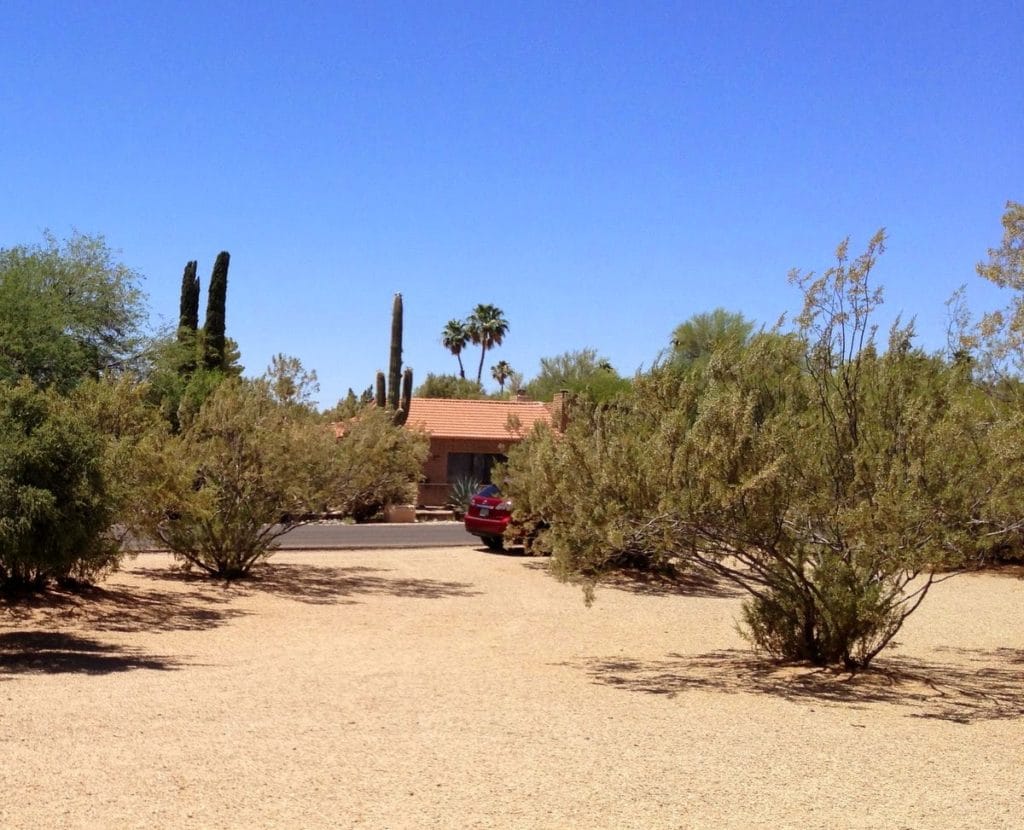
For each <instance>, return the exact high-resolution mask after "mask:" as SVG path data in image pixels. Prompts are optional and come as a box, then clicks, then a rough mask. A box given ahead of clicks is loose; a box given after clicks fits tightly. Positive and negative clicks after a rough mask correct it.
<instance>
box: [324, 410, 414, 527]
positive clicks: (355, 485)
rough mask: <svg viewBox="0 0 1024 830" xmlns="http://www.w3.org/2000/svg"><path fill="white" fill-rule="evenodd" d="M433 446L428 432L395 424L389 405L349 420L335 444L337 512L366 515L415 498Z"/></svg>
mask: <svg viewBox="0 0 1024 830" xmlns="http://www.w3.org/2000/svg"><path fill="white" fill-rule="evenodd" d="M428 446H429V440H428V438H427V436H426V435H425V434H424V433H422V432H418V431H416V430H412V429H407V428H404V427H398V426H395V425H394V424H393V423H392V419H391V415H390V414H389V413H388V412H387V411H385V410H382V409H374V408H367V409H365V410H364V411H363V412H361V413H360V414H359V415H358V417H356V418H354V419H353V420H351V421H349V422H347V423H346V424H345V431H344V435H343V436H342V438H341V440H340V441H339V442H338V445H337V447H336V450H335V452H336V462H337V473H336V478H337V482H338V483H337V486H336V488H335V490H334V491H333V492H332V495H331V501H330V506H331V510H332V512H336V513H341V514H342V515H344V516H350V517H352V518H354V519H356V520H357V521H365V520H366V519H369V518H371V517H373V516H374V515H376V514H377V513H379V512H380V511H382V510H383V509H384V507H385V506H386V505H389V504H408V503H410V502H414V501H415V500H416V484H417V482H418V481H419V479H420V475H421V474H422V471H423V462H424V461H425V460H426V457H427V450H428Z"/></svg>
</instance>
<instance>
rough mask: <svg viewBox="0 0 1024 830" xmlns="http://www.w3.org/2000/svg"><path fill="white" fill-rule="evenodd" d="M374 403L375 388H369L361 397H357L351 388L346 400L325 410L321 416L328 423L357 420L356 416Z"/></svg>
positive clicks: (342, 399)
mask: <svg viewBox="0 0 1024 830" xmlns="http://www.w3.org/2000/svg"><path fill="white" fill-rule="evenodd" d="M373 402H374V401H373V387H372V386H369V387H367V388H366V389H364V390H363V391H362V393H361V394H360V395H358V396H357V395H356V393H355V391H354V390H353V389H352V387H351V386H350V387H349V389H348V393H347V394H346V395H345V397H344V398H341V399H340V400H339V401H338V402H337V403H336V404H335V405H334V406H332V407H331V408H330V409H325V410H324V411H323V413H322V414H321V419H322V420H323V421H324V422H326V423H329V424H330V423H337V422H340V421H349V420H351V419H352V418H355V417H356V415H358V414H359V412H360V411H361V410H363V409H365V408H366V407H367V406H369V405H370V404H372V403H373Z"/></svg>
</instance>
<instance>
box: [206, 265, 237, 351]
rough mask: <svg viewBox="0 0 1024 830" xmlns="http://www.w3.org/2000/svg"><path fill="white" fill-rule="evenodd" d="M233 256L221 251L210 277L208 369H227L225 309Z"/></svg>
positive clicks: (207, 311) (207, 330)
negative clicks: (229, 269) (229, 270)
mask: <svg viewBox="0 0 1024 830" xmlns="http://www.w3.org/2000/svg"><path fill="white" fill-rule="evenodd" d="M230 262H231V254H229V253H228V252H227V251H221V252H220V253H219V254H217V261H216V262H215V263H214V265H213V273H212V274H211V275H210V287H209V289H208V292H207V297H206V325H205V326H204V328H203V331H204V333H205V335H206V337H205V339H206V368H208V369H224V368H226V367H227V357H226V345H227V344H226V340H225V334H224V332H225V327H226V321H225V308H226V306H227V297H228V265H229V264H230Z"/></svg>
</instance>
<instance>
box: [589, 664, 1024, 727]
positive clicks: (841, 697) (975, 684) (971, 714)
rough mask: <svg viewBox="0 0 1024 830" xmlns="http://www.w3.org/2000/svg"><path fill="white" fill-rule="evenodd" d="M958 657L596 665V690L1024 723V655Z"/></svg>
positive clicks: (592, 666)
mask: <svg viewBox="0 0 1024 830" xmlns="http://www.w3.org/2000/svg"><path fill="white" fill-rule="evenodd" d="M946 650H947V651H956V652H957V657H958V662H956V663H944V662H939V661H930V660H919V659H916V658H911V657H886V658H877V659H876V661H875V665H873V666H872V668H870V669H868V670H866V671H862V672H858V673H856V674H851V673H850V672H845V671H836V670H833V669H817V668H811V667H807V666H792V665H780V664H778V663H773V662H771V661H769V660H767V659H759V658H757V657H755V656H752V655H751V654H750V653H749V652H745V651H739V650H734V649H733V650H726V651H715V652H710V653H708V654H700V655H694V656H683V655H678V654H671V655H669V658H668V659H666V660H658V661H651V662H640V661H633V660H592V661H590V662H589V663H587V664H586V665H585V670H586V671H587V673H588V674H590V676H591V677H592V678H593V679H594V682H596V683H601V684H604V685H608V686H615V687H618V688H620V689H625V690H627V691H631V692H642V693H646V694H654V695H667V696H669V697H673V696H675V695H677V694H682V693H685V692H688V691H716V692H724V693H738V692H744V693H750V692H757V693H762V694H768V695H773V696H776V697H781V698H783V699H784V700H788V701H792V702H802V703H819V704H822V705H831V706H843V707H847V708H851V709H863V708H865V707H866V706H867V705H868V704H884V705H889V706H897V707H900V708H901V709H904V710H905V711H906V714H907V716H908V717H915V718H929V719H935V720H943V721H950V722H953V723H965V724H966V723H974V722H977V721H989V720H1011V719H1018V718H1024V672H1022V671H1021V666H1022V664H1024V649H1011V648H1001V649H996V650H994V651H984V650H973V649H955V650H954V649H946Z"/></svg>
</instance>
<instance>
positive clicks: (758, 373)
mask: <svg viewBox="0 0 1024 830" xmlns="http://www.w3.org/2000/svg"><path fill="white" fill-rule="evenodd" d="M882 246H883V237H881V236H878V237H876V238H875V239H874V240H873V241H872V243H871V246H870V247H869V249H868V251H867V252H866V253H865V254H864V255H863V256H861V257H859V258H857V259H855V260H854V261H852V262H850V261H849V260H848V258H847V256H846V249H845V246H842V247H841V248H840V251H839V263H838V264H837V266H835V267H834V268H832V269H829V271H827V272H826V273H825V274H824V275H822V276H821V277H816V276H814V275H807V276H806V277H802V276H798V277H797V282H798V283H799V284H800V285H801V287H802V288H803V290H804V292H805V300H806V302H805V307H804V311H803V313H802V315H801V316H800V317H799V318H798V326H797V328H796V330H795V331H794V332H792V333H790V334H787V335H783V334H781V333H776V332H770V333H765V334H761V335H758V336H755V337H754V338H753V339H752V340H751V341H750V342H749V344H741V343H734V342H728V343H724V344H723V345H722V346H721V347H720V348H719V349H718V350H716V351H715V352H714V354H713V355H712V356H711V358H710V360H709V362H708V364H707V366H706V367H705V368H704V369H703V371H700V372H695V373H689V374H685V375H680V374H679V373H676V372H673V371H668V370H661V371H655V372H653V373H651V374H650V375H648V376H647V377H644V378H639V379H638V380H637V382H636V384H635V389H634V392H633V394H632V396H631V397H630V398H628V399H627V400H624V401H622V402H620V403H618V404H616V405H613V406H605V407H601V408H591V409H588V410H583V411H580V410H579V409H578V408H577V410H574V412H573V415H572V417H573V419H574V421H575V423H573V424H572V425H571V426H570V428H569V430H568V431H567V433H566V434H565V435H564V436H562V437H560V438H559V437H555V436H553V435H551V434H548V433H544V432H538V433H535V434H534V435H533V436H531V437H530V438H528V439H527V441H526V442H524V444H523V446H522V447H521V448H520V449H519V450H517V451H514V452H513V453H511V454H510V462H509V472H508V474H509V476H510V479H511V480H510V485H509V488H508V489H509V491H510V492H511V495H512V496H513V499H514V500H515V502H516V505H517V511H518V509H519V507H520V505H523V507H524V510H526V511H528V512H531V513H536V514H538V515H539V516H541V517H542V518H543V519H544V520H545V521H547V522H548V523H550V525H551V528H550V530H548V531H547V532H546V533H545V534H544V536H543V537H542V539H541V540H540V545H541V546H545V547H547V549H549V550H550V551H551V553H552V554H553V556H554V564H555V570H556V572H559V573H561V574H562V575H564V576H572V575H582V576H584V577H586V578H588V580H590V581H591V582H592V581H593V580H595V579H597V578H599V577H600V576H601V575H602V574H603V573H605V572H607V571H609V570H612V569H616V568H620V567H622V566H623V565H629V566H635V565H636V564H637V561H639V562H641V563H647V564H648V565H659V564H665V563H668V564H675V565H677V566H681V567H689V568H699V569H702V570H704V571H707V572H711V573H713V574H716V575H718V576H719V577H722V578H725V579H727V580H730V581H731V582H733V583H734V584H736V585H738V586H740V587H741V588H743V589H744V590H745V591H746V592H747V593H748V600H747V602H746V603H745V606H744V624H745V625H744V628H745V631H746V633H747V635H748V636H749V637H750V638H751V640H752V641H753V642H754V643H755V644H756V645H757V646H758V647H760V648H762V649H764V650H765V651H767V652H768V653H769V654H771V655H772V656H775V657H778V658H782V659H796V660H807V661H810V662H813V663H815V664H822V665H825V664H834V663H841V664H844V665H846V666H849V667H863V666H866V665H868V664H869V663H870V662H871V660H872V659H873V658H874V657H875V655H877V653H878V652H879V651H880V650H881V649H882V648H884V647H885V645H886V644H888V643H889V642H890V641H891V640H892V637H893V636H894V635H895V634H896V632H897V631H898V630H899V629H900V627H901V626H902V624H903V622H904V621H905V619H906V618H907V616H909V614H910V613H912V612H913V611H914V610H915V609H916V608H917V607H918V605H919V604H920V602H921V601H922V600H923V599H924V597H925V596H926V595H927V593H928V591H929V589H930V587H931V585H932V584H933V583H934V581H935V580H936V579H940V578H942V575H941V574H942V571H943V569H945V568H949V567H953V566H956V565H959V564H961V563H962V562H964V560H965V558H967V557H969V556H970V555H971V553H972V551H974V550H975V547H976V542H975V539H974V536H973V533H972V529H973V527H974V523H975V521H976V520H977V515H978V509H979V508H978V495H979V488H983V487H984V482H983V473H982V471H983V469H984V467H985V464H986V457H987V456H986V453H987V450H986V449H985V447H986V446H987V432H988V426H987V424H986V421H984V420H983V419H981V418H979V417H978V402H977V396H976V392H975V390H974V389H973V387H972V386H971V384H970V383H969V379H968V377H967V375H966V373H965V372H964V371H963V370H962V368H961V367H957V366H949V365H947V364H946V363H945V362H943V361H942V360H940V359H937V358H933V357H929V356H926V355H924V354H922V353H920V352H918V351H916V350H913V349H912V348H911V347H910V343H911V338H912V334H913V332H912V330H911V329H910V328H909V327H905V328H901V327H899V326H897V327H895V328H894V329H893V331H892V333H891V336H890V341H889V346H888V349H887V350H886V351H885V352H884V354H879V353H878V350H877V347H876V345H875V343H874V331H873V328H872V326H871V315H872V312H873V311H874V310H875V308H876V307H877V305H878V303H879V302H880V301H881V295H880V293H879V292H877V291H876V290H875V289H874V288H872V287H871V286H870V285H869V275H870V272H871V269H872V267H873V265H874V263H875V260H876V258H877V256H878V254H879V253H880V252H881V250H882Z"/></svg>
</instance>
